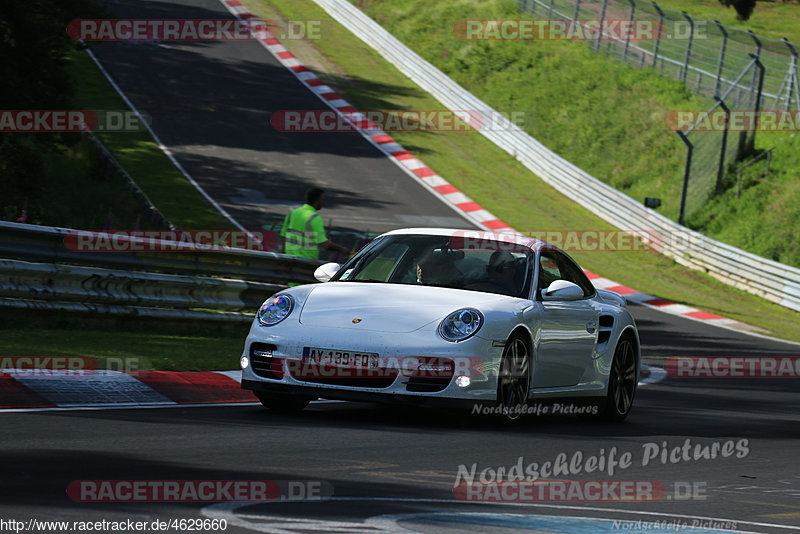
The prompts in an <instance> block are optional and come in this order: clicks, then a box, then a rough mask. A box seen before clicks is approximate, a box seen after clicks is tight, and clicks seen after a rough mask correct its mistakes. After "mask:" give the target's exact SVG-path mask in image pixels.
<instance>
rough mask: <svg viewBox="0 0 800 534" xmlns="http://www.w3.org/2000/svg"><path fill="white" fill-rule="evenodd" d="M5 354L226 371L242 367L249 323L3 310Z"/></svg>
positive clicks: (0, 342) (0, 337)
mask: <svg viewBox="0 0 800 534" xmlns="http://www.w3.org/2000/svg"><path fill="white" fill-rule="evenodd" d="M0 317H2V318H3V321H2V327H0V356H73V357H86V358H95V359H96V360H97V365H98V368H99V369H106V368H110V369H115V370H123V369H125V368H127V369H130V370H161V371H219V370H222V371H227V370H231V369H238V368H239V357H240V356H241V353H242V349H243V347H244V340H245V337H246V336H247V330H248V325H237V326H227V327H225V328H222V327H219V326H217V325H214V324H211V325H209V324H208V323H205V324H203V326H202V327H199V326H198V327H191V326H187V324H186V323H174V324H172V325H170V326H167V325H165V324H164V322H163V321H162V322H160V323H161V324H159V323H158V322H153V321H150V322H141V321H134V320H128V319H126V320H116V321H111V320H107V319H106V320H93V321H92V323H86V322H82V321H80V320H76V319H74V317H73V318H70V319H69V320H60V321H59V320H54V321H52V322H51V321H47V323H45V322H43V321H41V320H35V319H34V320H32V319H30V318H27V319H24V320H21V319H18V318H15V317H13V314H12V312H8V311H3V312H0Z"/></svg>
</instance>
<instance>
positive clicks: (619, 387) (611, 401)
mask: <svg viewBox="0 0 800 534" xmlns="http://www.w3.org/2000/svg"><path fill="white" fill-rule="evenodd" d="M637 384H638V377H637V376H636V346H635V345H634V342H633V340H632V339H631V336H630V335H623V336H622V337H621V338H620V340H619V342H618V343H617V348H616V350H615V351H614V361H613V363H612V364H611V372H610V374H609V376H608V394H607V395H606V401H605V406H604V407H603V409H602V413H601V414H600V415H601V417H602V418H603V419H605V420H607V421H613V422H619V421H622V420H623V419H625V418H626V417H627V416H628V414H629V413H630V411H631V407H633V397H634V395H636V386H637Z"/></svg>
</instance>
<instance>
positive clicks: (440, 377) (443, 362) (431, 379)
mask: <svg viewBox="0 0 800 534" xmlns="http://www.w3.org/2000/svg"><path fill="white" fill-rule="evenodd" d="M453 374H455V363H454V362H453V360H450V359H448V358H428V359H425V360H423V361H421V362H420V366H419V367H418V368H417V369H416V370H415V371H414V372H413V373H412V374H411V375H410V376H409V378H408V383H407V384H406V391H414V392H419V393H434V392H436V391H442V390H443V389H444V388H446V387H447V386H449V385H450V381H451V380H452V379H453Z"/></svg>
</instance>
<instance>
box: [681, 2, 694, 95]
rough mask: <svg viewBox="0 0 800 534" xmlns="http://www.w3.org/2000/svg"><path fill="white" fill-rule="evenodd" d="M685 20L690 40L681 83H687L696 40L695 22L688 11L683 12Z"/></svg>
mask: <svg viewBox="0 0 800 534" xmlns="http://www.w3.org/2000/svg"><path fill="white" fill-rule="evenodd" d="M681 13H682V14H683V18H685V19H686V22H688V23H689V40H688V41H687V42H686V53H685V54H684V55H683V70H682V71H681V81H682V82H683V83H686V76H687V75H688V73H689V60H690V59H691V57H692V41H693V40H694V20H692V17H690V16H689V14H688V13H687V12H686V11H681Z"/></svg>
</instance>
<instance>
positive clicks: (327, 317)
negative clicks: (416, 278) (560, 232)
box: [300, 282, 518, 333]
mask: <svg viewBox="0 0 800 534" xmlns="http://www.w3.org/2000/svg"><path fill="white" fill-rule="evenodd" d="M513 300H518V299H514V298H513V297H507V296H504V295H494V294H490V293H480V292H476V291H465V290H460V289H450V288H444V287H426V286H415V285H405V284H378V283H370V282H330V283H326V284H320V285H318V286H316V287H315V288H314V289H312V290H311V293H309V295H308V297H307V298H306V300H305V303H304V304H303V309H302V312H301V313H300V322H301V323H302V324H304V325H308V326H327V327H334V328H348V329H353V330H376V331H382V332H398V333H399V332H411V331H413V330H417V329H418V328H421V327H423V326H425V325H426V324H428V323H430V322H432V321H440V320H442V319H443V318H444V317H445V316H447V315H448V314H449V313H451V312H454V311H456V310H457V309H459V308H466V307H470V308H476V309H478V310H482V308H485V307H489V306H494V305H496V304H497V303H500V302H503V301H513ZM356 319H360V321H356V322H354V320H356Z"/></svg>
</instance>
